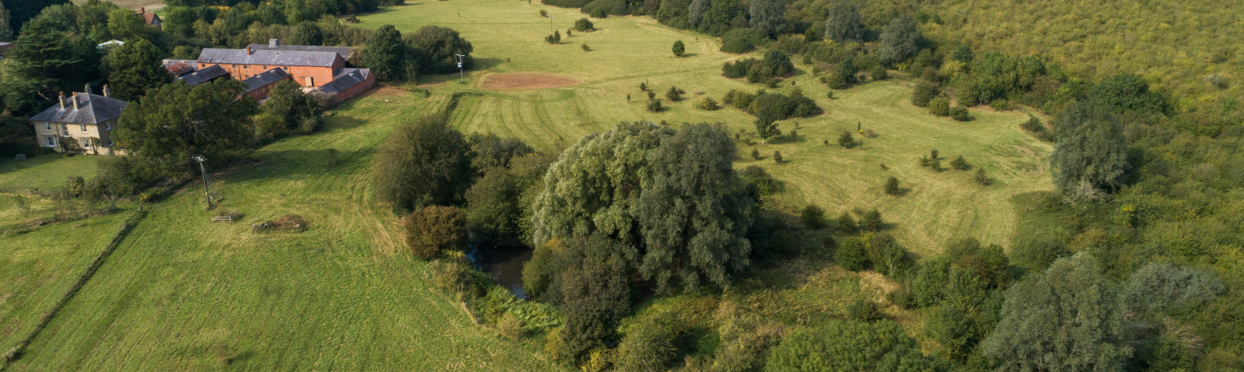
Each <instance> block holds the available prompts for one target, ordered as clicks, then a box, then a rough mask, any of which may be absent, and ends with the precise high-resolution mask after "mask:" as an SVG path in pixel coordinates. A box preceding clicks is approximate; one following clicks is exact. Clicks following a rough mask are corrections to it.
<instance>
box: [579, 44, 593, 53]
mask: <svg viewBox="0 0 1244 372" xmlns="http://www.w3.org/2000/svg"><path fill="white" fill-rule="evenodd" d="M579 47H581V48H583V51H584V52H590V51H592V47H590V46H587V43H583V45H579Z"/></svg>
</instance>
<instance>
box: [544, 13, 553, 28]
mask: <svg viewBox="0 0 1244 372" xmlns="http://www.w3.org/2000/svg"><path fill="white" fill-rule="evenodd" d="M545 17H549V31H553V16H551V15H550V16H545Z"/></svg>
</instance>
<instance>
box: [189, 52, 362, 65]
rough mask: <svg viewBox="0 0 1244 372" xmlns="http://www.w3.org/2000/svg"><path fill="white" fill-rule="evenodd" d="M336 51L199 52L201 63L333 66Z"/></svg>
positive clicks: (335, 59) (336, 55)
mask: <svg viewBox="0 0 1244 372" xmlns="http://www.w3.org/2000/svg"><path fill="white" fill-rule="evenodd" d="M340 57H341V56H340V55H338V54H337V53H336V52H323V51H299V50H267V49H259V50H252V51H251V54H246V49H215V48H208V49H203V52H202V53H200V54H199V59H198V62H199V63H219V64H237V65H265V66H312V67H332V66H333V63H334V62H336V61H337V58H340Z"/></svg>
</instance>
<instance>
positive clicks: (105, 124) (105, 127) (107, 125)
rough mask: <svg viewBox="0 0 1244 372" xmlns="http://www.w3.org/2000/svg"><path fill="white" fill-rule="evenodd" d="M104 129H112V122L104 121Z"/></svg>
mask: <svg viewBox="0 0 1244 372" xmlns="http://www.w3.org/2000/svg"><path fill="white" fill-rule="evenodd" d="M104 130H112V122H111V121H110V122H107V123H104Z"/></svg>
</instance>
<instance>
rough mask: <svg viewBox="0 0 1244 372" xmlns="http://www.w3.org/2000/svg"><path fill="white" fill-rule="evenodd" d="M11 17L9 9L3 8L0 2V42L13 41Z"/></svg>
mask: <svg viewBox="0 0 1244 372" xmlns="http://www.w3.org/2000/svg"><path fill="white" fill-rule="evenodd" d="M11 19H12V16H11V13H9V9H8V8H5V7H4V3H3V2H0V41H9V40H12V39H13V24H12V21H11Z"/></svg>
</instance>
